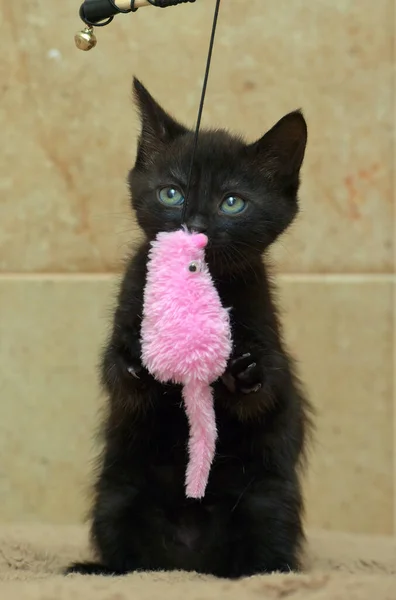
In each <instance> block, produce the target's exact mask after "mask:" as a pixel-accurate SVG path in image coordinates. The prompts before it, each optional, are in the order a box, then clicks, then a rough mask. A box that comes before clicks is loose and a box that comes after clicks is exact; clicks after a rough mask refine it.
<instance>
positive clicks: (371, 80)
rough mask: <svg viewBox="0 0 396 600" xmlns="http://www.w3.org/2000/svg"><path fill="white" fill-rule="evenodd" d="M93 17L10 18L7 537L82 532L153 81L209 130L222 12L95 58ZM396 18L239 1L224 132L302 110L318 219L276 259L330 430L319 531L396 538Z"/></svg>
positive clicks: (120, 26)
mask: <svg viewBox="0 0 396 600" xmlns="http://www.w3.org/2000/svg"><path fill="white" fill-rule="evenodd" d="M78 7H79V0H75V1H74V0H73V1H72V0H64V1H63V2H54V1H53V0H35V1H31V0H30V1H29V2H27V0H21V1H20V2H3V3H1V5H0V23H1V37H0V49H1V56H2V61H1V63H0V86H1V90H2V94H1V99H2V102H1V106H0V126H1V131H2V145H1V160H0V223H1V227H0V271H1V275H0V360H1V365H2V366H1V369H0V385H1V390H2V396H1V403H0V456H1V461H0V520H2V521H11V520H19V521H21V520H22V521H23V520H38V519H40V520H42V521H46V522H75V521H79V520H81V519H82V518H83V516H84V512H85V510H86V507H87V495H86V492H87V489H88V481H89V480H88V477H89V473H90V458H91V457H92V456H93V455H94V444H93V441H92V434H93V431H94V427H95V425H96V423H97V410H98V407H99V406H100V404H101V399H100V396H99V392H98V387H97V383H96V375H95V364H96V362H97V357H98V352H99V348H100V345H101V343H102V342H103V339H104V335H105V331H106V328H107V326H108V322H109V315H110V310H111V308H112V305H113V299H114V293H115V290H116V284H117V281H118V273H119V270H120V265H121V259H122V258H123V256H124V255H125V253H126V252H127V251H128V247H129V245H130V241H131V240H134V239H136V237H137V235H138V233H137V231H136V228H135V224H134V221H133V218H132V216H131V214H130V212H129V208H128V197H127V192H126V185H125V177H126V173H127V170H128V168H129V167H130V166H131V164H132V162H133V159H134V152H135V143H136V134H137V120H136V117H135V112H134V109H133V106H132V104H131V98H130V97H131V92H130V86H131V77H132V74H136V75H137V76H139V77H140V78H141V79H142V80H143V82H144V83H145V84H146V85H147V87H148V88H149V90H150V91H151V92H152V93H153V94H154V95H155V96H156V97H157V98H158V99H159V100H160V101H161V102H162V103H163V104H164V105H165V106H166V108H167V109H169V110H170V111H171V112H173V113H175V114H176V115H177V116H178V117H179V118H180V119H182V120H185V121H186V122H188V123H190V124H193V123H194V121H195V115H196V109H197V103H198V100H199V93H200V86H201V83H202V75H203V69H204V63H205V53H206V50H207V44H208V37H209V28H210V24H211V19H212V12H213V0H197V1H196V4H194V5H185V6H181V7H177V8H173V9H167V10H162V11H161V10H159V9H158V10H156V9H154V8H145V9H141V10H140V11H138V13H137V14H135V15H128V16H123V15H122V16H119V17H117V19H116V20H115V21H114V23H113V24H111V25H110V26H109V27H107V28H105V29H103V30H98V32H97V33H98V37H99V44H98V47H97V48H96V49H95V50H94V51H92V52H90V53H87V54H85V53H82V52H78V51H77V50H76V49H75V48H74V43H73V35H74V32H75V30H77V29H78V28H79V25H80V23H79V20H78V16H77V15H78ZM393 36H394V2H393V1H392V0H377V1H376V2H373V0H318V1H317V2H307V1H306V0H293V1H292V2H291V1H290V0H277V2H273V1H272V0H249V1H247V0H224V2H223V3H222V10H221V16H220V21H219V29H218V37H217V44H216V50H215V54H214V59H213V70H212V75H211V79H210V85H209V88H208V96H207V104H206V110H205V115H204V123H205V124H210V125H216V126H226V127H229V128H232V129H234V130H237V131H240V132H243V133H244V134H246V136H247V137H248V139H251V140H253V139H254V138H255V137H258V136H259V135H261V134H262V133H263V132H264V131H265V130H266V129H267V128H268V127H270V126H271V125H272V124H273V123H274V122H275V121H276V120H278V119H279V118H280V117H281V116H283V114H284V113H286V112H287V111H289V110H292V109H294V108H298V107H302V108H303V110H304V113H305V115H306V118H307V121H308V125H309V144H308V151H307V155H306V161H305V166H304V170H303V185H302V189H301V207H302V212H301V216H300V218H299V220H298V221H297V223H296V225H295V226H294V228H293V230H292V231H291V232H290V234H288V235H287V236H285V237H284V238H283V239H282V240H281V241H280V243H279V244H278V247H277V249H276V250H275V251H274V258H275V259H276V262H275V264H276V269H277V272H278V282H279V287H280V295H281V300H282V307H283V309H284V321H285V328H286V334H287V338H288V341H289V344H290V346H291V348H292V350H293V352H294V353H295V354H296V356H297V357H298V359H299V361H300V363H301V371H302V374H303V377H304V379H305V381H306V383H307V386H308V389H309V391H310V394H311V398H312V400H313V402H314V403H315V405H316V407H317V409H318V411H319V418H318V433H317V445H316V448H315V450H314V452H313V455H312V466H311V472H310V476H309V480H308V482H307V498H308V515H307V518H308V521H309V523H310V524H311V525H315V526H322V527H328V528H331V529H343V530H349V531H364V532H379V533H393V532H394V527H395V524H394V513H395V502H396V498H395V495H394V483H395V471H394V456H395V448H394V430H393V415H394V397H393V381H392V378H393V372H394V367H395V364H394V321H393V317H394V310H395V300H394V298H395V295H394V288H395V281H396V280H395V260H394V256H395V255H394V233H395V213H394V198H393V179H392V175H393V167H394V165H393V153H392V152H393V134H394V102H393V92H394V86H393V83H394V82H393V79H394V71H393V69H394V59H393V52H392V50H393Z"/></svg>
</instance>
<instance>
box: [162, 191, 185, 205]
mask: <svg viewBox="0 0 396 600" xmlns="http://www.w3.org/2000/svg"><path fill="white" fill-rule="evenodd" d="M158 198H159V201H160V202H162V204H165V206H181V205H182V204H183V202H184V196H183V195H182V194H181V193H180V192H179V190H176V189H175V188H173V187H165V188H162V189H161V190H159V192H158Z"/></svg>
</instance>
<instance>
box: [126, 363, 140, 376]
mask: <svg viewBox="0 0 396 600" xmlns="http://www.w3.org/2000/svg"><path fill="white" fill-rule="evenodd" d="M127 371H128V373H129V374H130V375H132V377H135V379H140V377H139V375H138V371H140V369H135V367H132V366H129V367H127Z"/></svg>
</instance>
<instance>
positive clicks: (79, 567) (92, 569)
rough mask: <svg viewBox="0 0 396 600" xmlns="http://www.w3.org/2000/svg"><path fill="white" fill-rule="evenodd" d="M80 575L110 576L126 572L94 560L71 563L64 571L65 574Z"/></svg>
mask: <svg viewBox="0 0 396 600" xmlns="http://www.w3.org/2000/svg"><path fill="white" fill-rule="evenodd" d="M73 573H74V574H79V575H107V576H110V577H116V576H117V575H124V573H121V572H117V571H115V570H114V569H109V568H108V567H105V566H104V565H101V564H99V563H94V562H81V563H79V562H76V563H73V564H71V565H69V566H68V567H67V568H66V569H65V570H64V571H63V574H64V575H71V574H73Z"/></svg>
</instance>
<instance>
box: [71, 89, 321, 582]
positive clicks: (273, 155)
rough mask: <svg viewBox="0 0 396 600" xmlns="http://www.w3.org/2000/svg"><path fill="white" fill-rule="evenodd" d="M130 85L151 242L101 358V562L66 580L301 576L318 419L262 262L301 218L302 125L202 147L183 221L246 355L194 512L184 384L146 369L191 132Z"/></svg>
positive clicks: (224, 396)
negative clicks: (145, 315)
mask: <svg viewBox="0 0 396 600" xmlns="http://www.w3.org/2000/svg"><path fill="white" fill-rule="evenodd" d="M134 86H135V97H136V100H137V103H138V106H139V108H140V114H141V121H142V133H141V137H140V140H139V147H138V154H137V159H136V164H135V167H134V168H133V170H132V171H131V174H130V188H131V193H132V199H133V200H132V204H133V208H134V210H135V212H136V215H137V219H138V222H139V224H140V226H141V228H142V229H143V231H144V233H145V241H144V243H143V244H142V245H141V247H140V249H139V250H138V251H137V253H136V254H135V255H134V256H133V258H131V260H130V263H129V266H128V268H127V270H126V273H125V277H124V280H123V283H122V286H121V290H120V294H119V298H118V306H117V309H116V312H115V316H114V324H113V330H112V335H111V337H110V340H109V342H108V345H107V347H106V349H105V351H104V355H103V363H102V382H103V385H104V388H105V390H106V392H107V395H108V415H107V418H106V420H105V424H104V431H105V446H104V453H103V458H102V462H101V465H100V473H99V476H98V479H97V483H96V488H95V499H94V504H93V510H92V529H91V532H92V542H93V547H94V550H95V552H96V556H97V559H98V564H96V563H94V564H92V563H90V564H75V565H73V566H72V567H70V568H69V570H68V572H80V573H88V574H92V573H103V574H122V573H127V572H130V571H136V570H159V569H161V570H172V569H184V570H195V571H198V572H201V573H207V574H213V575H216V576H219V577H227V578H237V577H241V576H247V575H252V574H255V573H268V572H272V571H286V572H287V571H290V570H297V569H299V566H300V553H301V549H302V544H303V541H304V533H303V525H302V514H303V501H302V494H301V485H300V472H301V466H302V463H303V457H304V451H305V446H306V442H307V433H308V431H309V429H310V424H311V420H310V413H311V410H310V406H309V404H308V402H307V401H306V400H305V398H304V396H303V394H302V392H301V389H300V385H299V382H298V379H297V378H296V375H295V372H294V367H293V364H292V361H291V359H290V357H289V355H288V354H287V352H286V350H285V348H284V345H283V342H282V335H281V329H280V325H279V322H278V318H277V313H276V309H275V306H274V300H273V295H272V291H271V285H270V282H269V278H268V275H267V270H266V267H265V265H264V263H263V261H262V255H263V254H265V251H266V249H267V248H268V246H269V245H270V244H271V243H272V242H273V241H274V240H275V239H276V238H277V237H278V236H279V235H280V234H281V233H282V232H283V231H284V230H285V229H286V228H287V227H288V226H289V224H290V223H291V222H292V221H293V219H294V217H295V215H296V214H297V191H298V187H299V172H300V167H301V164H302V160H303V157H304V152H305V145H306V138H307V130H306V124H305V120H304V118H303V116H302V114H301V113H300V112H298V111H297V112H294V113H290V114H289V115H286V116H285V117H284V118H283V119H282V120H281V121H279V122H278V123H277V124H276V125H275V127H273V128H272V129H271V130H270V131H269V132H268V133H266V134H265V135H264V136H263V137H262V138H261V139H260V140H259V141H258V142H256V143H254V144H246V143H245V142H244V141H243V140H242V139H240V138H237V137H234V136H231V135H229V134H228V133H226V132H224V131H203V132H202V133H201V134H200V137H199V145H198V150H197V155H196V162H195V168H194V173H193V180H192V187H191V195H190V198H189V203H188V210H187V217H186V220H187V224H188V225H189V226H190V227H191V228H195V229H196V230H200V231H206V233H207V234H208V236H209V239H210V245H209V247H208V251H207V259H208V263H209V267H210V270H211V273H212V275H213V277H214V280H215V283H216V286H217V288H218V291H219V293H220V296H221V298H222V301H223V304H224V305H225V306H227V307H232V311H231V315H232V327H233V340H234V354H233V357H232V360H231V361H230V364H229V368H228V371H227V373H226V374H225V376H224V377H223V378H222V380H221V381H218V382H217V383H216V384H215V407H216V417H217V425H218V433H219V438H218V445H217V453H216V458H215V462H214V465H213V468H212V471H211V474H210V479H209V484H208V488H207V493H206V496H205V498H204V500H203V501H191V500H187V499H186V498H185V496H184V475H185V469H186V465H187V451H186V445H187V438H188V427H187V421H186V417H185V413H184V410H183V407H182V405H181V395H180V388H179V387H178V386H174V385H161V384H159V383H158V382H156V381H155V380H154V379H153V378H152V377H151V376H150V375H149V374H148V373H147V371H145V370H144V369H143V368H142V366H141V364H140V359H139V357H140V343H139V329H140V319H141V312H142V297H143V288H144V285H145V277H146V261H147V252H148V247H149V242H150V240H152V239H153V238H154V237H155V235H156V234H157V232H158V231H160V230H172V229H175V228H177V227H180V224H181V209H180V208H168V207H165V206H163V205H162V204H161V203H160V202H159V201H158V198H157V193H158V189H159V188H161V187H163V186H167V185H173V186H176V187H177V188H179V189H180V190H182V191H183V190H185V188H186V185H187V180H186V178H187V174H188V167H189V163H190V157H191V151H192V143H193V133H192V132H191V131H189V130H187V129H186V128H185V127H184V126H182V125H180V124H179V123H177V122H176V121H174V120H173V118H171V117H170V116H169V115H168V114H166V113H165V112H164V111H163V109H162V108H160V106H159V105H158V104H157V103H156V102H155V101H154V100H153V98H152V97H151V96H150V95H149V93H148V92H147V90H146V89H145V88H144V87H143V86H142V85H141V84H140V83H139V82H138V81H137V80H135V83H134ZM227 194H228V195H229V194H233V195H238V196H240V197H242V198H244V199H245V200H246V201H247V203H248V204H247V207H246V209H245V211H244V212H242V213H241V214H240V215H237V216H232V217H230V216H226V215H224V214H222V213H221V212H220V211H219V205H220V203H221V201H222V199H223V198H224V196H225V195H227ZM101 565H103V566H101Z"/></svg>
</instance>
